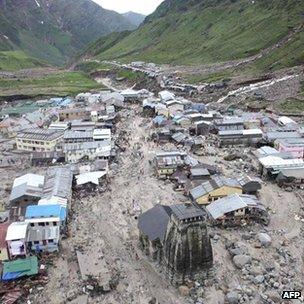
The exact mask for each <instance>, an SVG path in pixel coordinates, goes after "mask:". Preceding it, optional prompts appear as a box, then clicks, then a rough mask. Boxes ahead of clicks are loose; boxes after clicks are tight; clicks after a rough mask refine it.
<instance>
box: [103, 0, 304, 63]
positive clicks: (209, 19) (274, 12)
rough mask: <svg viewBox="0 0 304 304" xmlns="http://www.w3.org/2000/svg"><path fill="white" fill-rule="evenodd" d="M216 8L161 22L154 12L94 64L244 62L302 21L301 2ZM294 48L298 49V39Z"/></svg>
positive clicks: (272, 0) (243, 1) (271, 0)
mask: <svg viewBox="0 0 304 304" xmlns="http://www.w3.org/2000/svg"><path fill="white" fill-rule="evenodd" d="M180 2H181V1H180ZM194 2H195V1H194ZM196 2H200V1H196ZM232 2H233V3H232ZM217 3H218V4H213V5H214V6H204V4H202V3H200V4H195V5H194V6H192V7H191V6H188V7H189V8H187V6H185V7H184V8H183V9H184V11H183V13H181V12H180V11H178V10H175V9H172V12H171V13H169V14H166V13H165V16H164V17H162V13H159V12H157V13H158V16H157V18H150V21H149V22H146V23H145V24H144V25H143V26H141V27H140V28H139V29H138V30H137V31H135V32H133V33H131V34H130V35H129V36H127V37H126V38H124V39H123V40H122V41H120V42H119V43H117V44H116V45H115V46H114V47H112V48H110V49H108V50H106V51H103V50H102V49H101V52H100V53H99V54H98V55H97V58H99V59H103V60H104V59H118V60H121V61H130V60H145V61H154V62H157V63H177V64H199V63H212V62H218V61H225V60H231V59H237V58H244V57H248V56H250V55H253V54H256V53H258V52H259V51H260V50H261V49H263V48H266V47H268V46H271V45H273V44H274V43H276V42H277V41H278V40H279V39H281V38H282V37H284V36H285V35H287V33H288V32H289V31H290V28H291V27H294V26H296V25H298V24H299V23H300V22H301V20H302V19H303V17H302V15H301V12H302V11H303V8H304V7H303V2H301V1H296V0H286V1H282V0H265V1H255V4H252V3H251V1H250V2H249V1H247V0H236V1H224V0H220V1H217ZM202 5H203V7H201V6H202ZM185 10H186V11H185ZM299 44H300V45H301V46H303V39H301V40H300V41H299ZM295 56H296V57H297V58H296V60H300V59H299V56H298V54H295ZM269 60H270V61H272V60H273V59H272V58H270V59H269ZM282 64H284V62H282Z"/></svg>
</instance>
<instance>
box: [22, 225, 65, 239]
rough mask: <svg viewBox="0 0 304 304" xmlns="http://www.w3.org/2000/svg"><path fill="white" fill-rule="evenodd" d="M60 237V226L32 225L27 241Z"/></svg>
mask: <svg viewBox="0 0 304 304" xmlns="http://www.w3.org/2000/svg"><path fill="white" fill-rule="evenodd" d="M59 237H60V227H59V226H44V227H41V226H38V227H30V228H29V232H28V235H27V242H35V241H44V240H54V239H59Z"/></svg>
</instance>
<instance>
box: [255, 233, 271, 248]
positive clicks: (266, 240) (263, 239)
mask: <svg viewBox="0 0 304 304" xmlns="http://www.w3.org/2000/svg"><path fill="white" fill-rule="evenodd" d="M258 240H259V242H260V244H261V246H263V247H269V246H270V245H271V242H272V240H271V237H270V235H268V234H267V233H259V234H258Z"/></svg>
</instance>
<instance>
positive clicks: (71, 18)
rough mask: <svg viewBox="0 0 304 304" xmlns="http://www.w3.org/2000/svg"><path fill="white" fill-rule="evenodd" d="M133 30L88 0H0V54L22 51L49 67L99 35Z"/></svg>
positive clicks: (114, 15)
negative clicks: (0, 52) (49, 64)
mask: <svg viewBox="0 0 304 304" xmlns="http://www.w3.org/2000/svg"><path fill="white" fill-rule="evenodd" d="M134 28H135V27H134V25H132V24H131V23H130V22H129V21H128V20H126V18H124V17H123V16H121V15H120V14H118V13H115V12H112V11H108V10H105V9H103V8H101V7H100V6H99V5H97V4H96V3H94V2H93V1H91V0H77V1H74V0H0V51H11V50H22V51H24V52H25V53H26V54H28V55H29V56H31V57H36V58H40V59H43V60H45V61H48V62H50V63H52V64H63V63H64V62H65V61H66V59H67V58H69V57H71V56H73V55H74V54H75V53H76V52H77V51H79V50H80V49H82V48H83V47H84V46H86V45H87V44H88V43H90V42H92V41H94V40H96V39H97V38H99V37H101V36H103V35H107V34H109V33H111V32H114V31H121V30H130V29H134Z"/></svg>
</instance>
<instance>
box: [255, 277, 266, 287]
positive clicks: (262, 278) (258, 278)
mask: <svg viewBox="0 0 304 304" xmlns="http://www.w3.org/2000/svg"><path fill="white" fill-rule="evenodd" d="M264 279H265V278H264V276H263V275H257V276H256V277H255V278H254V280H253V282H254V284H256V285H259V284H262V283H263V282H264Z"/></svg>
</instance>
